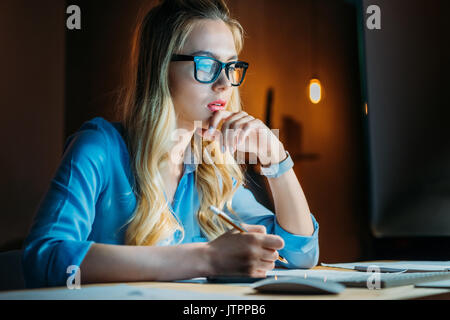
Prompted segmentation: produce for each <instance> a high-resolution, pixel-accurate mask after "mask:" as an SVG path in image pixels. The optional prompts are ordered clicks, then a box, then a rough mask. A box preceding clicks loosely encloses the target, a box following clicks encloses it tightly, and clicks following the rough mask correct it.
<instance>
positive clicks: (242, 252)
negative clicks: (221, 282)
mask: <svg viewBox="0 0 450 320" xmlns="http://www.w3.org/2000/svg"><path fill="white" fill-rule="evenodd" d="M242 225H243V226H244V227H245V228H246V229H247V230H248V233H239V232H238V231H236V230H231V231H228V232H226V233H224V234H223V235H221V236H220V237H218V238H216V239H215V240H213V241H211V242H209V243H208V244H207V246H208V249H207V252H208V253H209V254H208V257H209V259H208V260H209V265H210V270H211V271H210V274H211V275H240V276H250V277H261V278H263V277H265V276H266V272H267V271H268V270H272V269H273V268H274V267H275V261H276V260H277V259H278V251H277V250H280V249H282V248H283V247H284V240H283V239H282V238H281V237H280V236H277V235H272V234H266V228H265V227H264V226H260V225H248V224H242Z"/></svg>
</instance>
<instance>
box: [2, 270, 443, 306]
mask: <svg viewBox="0 0 450 320" xmlns="http://www.w3.org/2000/svg"><path fill="white" fill-rule="evenodd" d="M314 269H318V270H339V271H342V272H346V271H345V270H343V269H337V268H328V267H320V266H318V267H315V268H314ZM125 284H127V285H130V286H133V287H140V288H158V289H169V290H180V292H182V295H183V296H184V295H185V298H182V299H185V300H191V299H192V297H190V296H189V294H188V292H192V293H203V294H205V293H206V294H207V293H215V294H222V295H231V296H238V297H242V298H247V299H257V300H259V299H267V300H406V299H421V300H423V299H440V300H441V299H446V300H447V299H448V300H450V289H432V288H414V286H413V285H408V286H400V287H393V288H386V289H380V290H369V289H367V288H346V289H345V290H344V291H343V292H341V293H340V294H337V295H282V294H258V293H256V291H254V290H253V289H252V288H251V287H249V286H243V285H237V284H214V283H206V284H204V283H183V282H131V283H125ZM111 285H112V284H111V283H108V284H85V285H81V289H83V288H99V287H102V286H111ZM113 285H117V283H115V284H113ZM58 289H66V290H68V289H67V288H65V287H59V288H46V289H33V290H23V291H21V292H22V293H26V295H27V296H30V297H31V296H32V295H33V293H37V292H47V293H51V291H52V290H58ZM16 292H18V291H16ZM5 293H7V292H2V293H1V295H3V297H5V296H4V294H5ZM1 295H0V296H1ZM203 296H204V295H203ZM0 299H2V297H0ZM100 299H101V298H100ZM211 299H214V298H211Z"/></svg>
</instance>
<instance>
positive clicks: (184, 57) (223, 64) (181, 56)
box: [171, 54, 249, 87]
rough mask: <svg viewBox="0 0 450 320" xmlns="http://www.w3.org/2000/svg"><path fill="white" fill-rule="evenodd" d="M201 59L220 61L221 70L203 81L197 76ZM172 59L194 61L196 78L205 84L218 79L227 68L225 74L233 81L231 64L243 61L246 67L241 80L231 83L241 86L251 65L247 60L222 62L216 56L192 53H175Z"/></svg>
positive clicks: (234, 85)
mask: <svg viewBox="0 0 450 320" xmlns="http://www.w3.org/2000/svg"><path fill="white" fill-rule="evenodd" d="M201 59H211V60H214V61H216V62H218V63H220V69H219V71H217V72H216V75H215V76H214V77H213V79H212V80H210V81H203V80H199V79H198V78H197V61H198V60H201ZM171 61H194V78H195V80H197V81H198V82H200V83H205V84H207V83H214V82H216V80H217V79H218V78H219V75H220V73H221V72H222V70H223V69H225V75H226V76H227V79H228V80H229V81H231V80H230V76H229V73H228V70H229V67H230V65H232V64H235V63H238V62H239V63H242V64H243V66H244V68H243V69H244V71H243V73H242V78H241V81H239V83H238V84H233V83H231V85H232V86H233V87H239V86H240V85H241V84H242V82H243V81H244V78H245V74H246V72H247V69H248V67H249V63H248V62H245V61H240V60H236V61H230V62H222V61H220V60H217V59H215V58H213V57H206V56H191V55H186V54H173V55H172V60H171Z"/></svg>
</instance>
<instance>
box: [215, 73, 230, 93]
mask: <svg viewBox="0 0 450 320" xmlns="http://www.w3.org/2000/svg"><path fill="white" fill-rule="evenodd" d="M212 88H213V90H217V91H224V90H226V89H228V88H231V81H230V80H228V78H227V76H226V74H225V69H223V70H222V71H221V72H220V75H219V77H218V78H217V80H216V81H215V82H214V83H213V85H212Z"/></svg>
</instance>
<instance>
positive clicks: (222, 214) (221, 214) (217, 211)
mask: <svg viewBox="0 0 450 320" xmlns="http://www.w3.org/2000/svg"><path fill="white" fill-rule="evenodd" d="M209 208H210V209H211V211H212V212H214V213H215V214H217V215H218V216H219V218H221V219H222V220H224V221H225V222H227V223H228V224H230V225H231V226H232V227H233V228H235V229H236V230H239V231H240V232H248V230H247V229H245V228H244V227H243V226H242V225H241V224H240V223H239V222H237V221H236V220H233V219H231V218H230V217H229V216H228V215H227V214H226V213H225V212H223V211H222V210H220V209H218V208H216V207H214V206H209ZM278 260H279V261H281V262H283V263H288V261H287V260H286V259H285V258H283V257H282V256H280V255H279V256H278Z"/></svg>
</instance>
